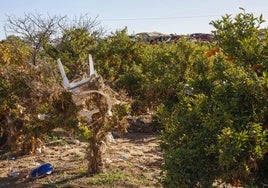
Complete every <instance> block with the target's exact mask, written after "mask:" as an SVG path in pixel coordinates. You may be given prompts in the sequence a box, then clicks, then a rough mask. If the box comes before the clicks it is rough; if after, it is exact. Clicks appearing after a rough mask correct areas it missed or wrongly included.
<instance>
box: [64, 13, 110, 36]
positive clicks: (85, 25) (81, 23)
mask: <svg viewBox="0 0 268 188" xmlns="http://www.w3.org/2000/svg"><path fill="white" fill-rule="evenodd" d="M72 28H80V29H84V30H86V31H88V33H90V34H91V36H92V37H95V38H98V37H100V36H102V35H103V34H104V33H105V30H104V28H103V27H101V25H100V22H99V21H98V17H95V18H91V17H89V16H88V15H87V14H83V15H80V16H78V17H77V16H76V17H74V18H73V19H72V20H70V21H69V22H65V24H64V25H63V26H62V29H63V30H69V29H72Z"/></svg>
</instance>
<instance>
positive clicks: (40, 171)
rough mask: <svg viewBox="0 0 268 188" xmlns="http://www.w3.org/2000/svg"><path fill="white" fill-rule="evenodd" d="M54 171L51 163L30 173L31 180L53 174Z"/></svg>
mask: <svg viewBox="0 0 268 188" xmlns="http://www.w3.org/2000/svg"><path fill="white" fill-rule="evenodd" d="M52 171H53V167H52V165H51V164H50V163H45V164H42V165H40V166H39V167H37V168H35V169H33V170H32V171H31V173H30V178H32V179H35V178H39V177H43V176H45V175H48V174H51V173H52Z"/></svg>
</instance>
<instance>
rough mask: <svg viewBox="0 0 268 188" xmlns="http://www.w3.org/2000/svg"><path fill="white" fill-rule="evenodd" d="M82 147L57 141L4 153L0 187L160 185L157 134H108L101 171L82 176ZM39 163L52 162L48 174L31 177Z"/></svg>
mask: <svg viewBox="0 0 268 188" xmlns="http://www.w3.org/2000/svg"><path fill="white" fill-rule="evenodd" d="M86 148H87V143H85V142H80V141H78V140H72V141H70V140H69V141H68V140H59V141H55V142H54V143H53V142H52V143H50V145H46V146H45V147H44V148H42V149H41V150H40V151H39V152H37V153H36V154H33V155H27V156H22V157H18V158H16V157H12V156H8V157H6V159H5V160H1V161H0V169H1V170H0V187H5V188H7V187H14V188H16V187H18V188H22V187H30V188H39V187H42V188H46V187H50V188H52V187H57V188H59V187H65V188H67V187H69V188H71V187H75V188H77V187H78V188H79V187H80V188H84V187H93V188H94V187H96V188H97V187H139V188H140V187H141V188H145V187H161V184H160V183H159V180H160V169H161V165H162V164H163V157H162V152H161V150H160V148H159V135H158V134H157V133H141V132H132V133H131V132H129V133H127V134H125V135H124V136H122V137H120V138H113V137H109V139H108V141H107V142H106V144H104V147H103V151H104V152H103V153H104V154H103V164H104V172H102V173H100V174H98V175H95V176H93V177H88V176H86V170H87V161H86V160H85V152H86ZM43 163H50V164H52V166H53V172H52V174H50V175H46V176H45V177H42V178H37V179H34V180H31V179H30V178H29V177H28V175H29V173H30V172H31V170H33V169H34V168H36V167H38V166H39V165H41V164H43Z"/></svg>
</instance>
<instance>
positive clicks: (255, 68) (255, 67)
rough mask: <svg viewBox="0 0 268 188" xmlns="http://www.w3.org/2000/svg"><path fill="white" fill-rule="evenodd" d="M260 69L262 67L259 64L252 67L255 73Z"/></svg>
mask: <svg viewBox="0 0 268 188" xmlns="http://www.w3.org/2000/svg"><path fill="white" fill-rule="evenodd" d="M260 68H261V66H260V65H258V64H254V65H253V66H252V69H253V70H254V71H255V72H256V71H258V70H259V69H260Z"/></svg>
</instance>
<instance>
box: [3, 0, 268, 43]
mask: <svg viewBox="0 0 268 188" xmlns="http://www.w3.org/2000/svg"><path fill="white" fill-rule="evenodd" d="M239 7H243V8H244V9H245V10H246V12H250V13H254V15H255V16H259V15H260V14H263V16H264V19H265V20H267V22H268V1H267V0H202V1H201V0H135V1H134V0H133V1H130V0H8V1H7V0H3V1H2V2H1V6H0V40H1V39H3V38H5V32H4V28H3V25H4V24H5V20H6V18H7V16H6V15H15V16H17V17H23V15H24V13H41V14H44V15H47V14H49V15H51V16H53V15H60V16H64V15H67V16H68V17H69V18H70V19H72V18H74V17H75V16H80V15H84V14H87V15H89V16H90V17H92V18H95V17H98V19H97V20H98V21H100V23H101V26H103V27H104V28H105V29H106V30H107V31H108V33H110V32H112V31H115V30H116V29H123V28H124V27H125V26H127V28H128V33H129V34H133V33H138V32H145V31H147V32H150V31H157V32H161V33H165V34H170V33H176V34H190V33H195V32H205V33H210V31H211V30H213V29H214V28H213V27H212V26H211V25H209V22H210V21H212V20H217V19H220V18H221V16H223V15H225V14H232V15H235V14H237V13H239V12H241V10H240V9H239ZM267 22H266V23H265V24H263V27H267Z"/></svg>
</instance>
